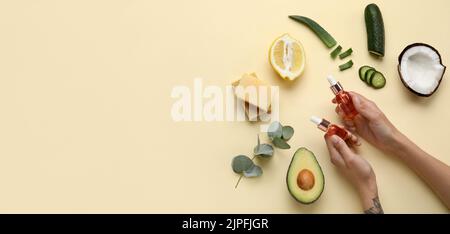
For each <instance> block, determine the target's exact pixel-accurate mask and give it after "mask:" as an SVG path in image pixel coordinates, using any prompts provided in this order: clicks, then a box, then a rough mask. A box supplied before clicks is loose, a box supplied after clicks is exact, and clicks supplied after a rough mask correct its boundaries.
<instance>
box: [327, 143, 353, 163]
mask: <svg viewBox="0 0 450 234" xmlns="http://www.w3.org/2000/svg"><path fill="white" fill-rule="evenodd" d="M330 141H331V143H332V146H331V148H333V149H335V150H336V151H337V152H338V153H339V155H340V156H341V158H342V159H343V161H344V162H345V165H346V166H347V167H351V165H352V164H353V161H354V160H353V158H354V153H353V151H352V150H351V149H350V148H349V147H348V145H347V143H345V141H344V140H342V139H341V138H340V137H338V136H336V135H333V136H331V137H330Z"/></svg>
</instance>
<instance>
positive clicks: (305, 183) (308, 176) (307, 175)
mask: <svg viewBox="0 0 450 234" xmlns="http://www.w3.org/2000/svg"><path fill="white" fill-rule="evenodd" d="M314 182H315V181H314V174H313V173H312V172H311V171H310V170H308V169H303V170H301V171H300V172H299V173H298V176H297V186H298V187H299V188H300V189H302V190H305V191H308V190H310V189H312V188H313V187H314Z"/></svg>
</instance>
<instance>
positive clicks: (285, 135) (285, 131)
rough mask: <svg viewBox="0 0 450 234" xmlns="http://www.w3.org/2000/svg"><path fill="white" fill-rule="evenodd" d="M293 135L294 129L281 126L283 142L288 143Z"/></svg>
mask: <svg viewBox="0 0 450 234" xmlns="http://www.w3.org/2000/svg"><path fill="white" fill-rule="evenodd" d="M293 135H294V129H293V128H292V127H291V126H283V137H282V138H283V140H286V141H288V140H289V139H291V137H292V136H293Z"/></svg>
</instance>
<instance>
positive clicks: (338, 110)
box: [334, 106, 356, 131]
mask: <svg viewBox="0 0 450 234" xmlns="http://www.w3.org/2000/svg"><path fill="white" fill-rule="evenodd" d="M334 110H335V111H336V113H337V114H338V115H339V117H340V118H341V119H342V122H343V123H344V125H345V127H346V128H347V129H349V130H350V131H355V130H356V129H355V123H354V122H353V121H352V120H348V119H345V118H344V116H345V115H344V112H343V111H342V109H341V108H340V107H339V106H336V108H335V109H334Z"/></svg>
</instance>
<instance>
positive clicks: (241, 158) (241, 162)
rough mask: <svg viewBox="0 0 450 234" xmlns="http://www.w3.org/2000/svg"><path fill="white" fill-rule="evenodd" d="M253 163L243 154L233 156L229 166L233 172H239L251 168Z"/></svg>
mask: <svg viewBox="0 0 450 234" xmlns="http://www.w3.org/2000/svg"><path fill="white" fill-rule="evenodd" d="M253 165H254V164H253V161H252V160H251V159H250V158H249V157H247V156H245V155H238V156H236V157H234V158H233V161H231V167H232V168H233V171H234V172H235V173H241V172H243V171H245V170H248V169H251V168H252V167H253Z"/></svg>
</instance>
